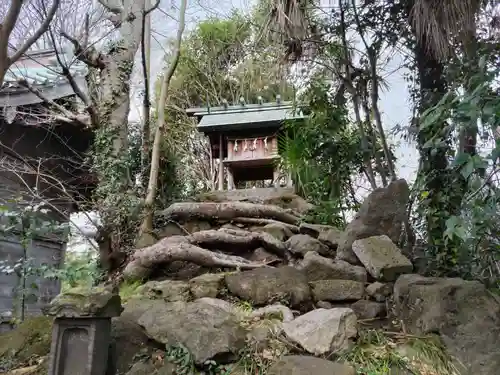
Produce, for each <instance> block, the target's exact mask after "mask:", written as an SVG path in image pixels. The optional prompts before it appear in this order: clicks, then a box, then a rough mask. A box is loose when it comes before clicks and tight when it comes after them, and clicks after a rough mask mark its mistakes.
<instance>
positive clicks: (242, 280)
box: [225, 266, 311, 306]
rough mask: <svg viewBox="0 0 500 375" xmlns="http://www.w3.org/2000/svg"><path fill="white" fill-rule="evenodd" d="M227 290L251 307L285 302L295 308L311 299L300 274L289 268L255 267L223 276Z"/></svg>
mask: <svg viewBox="0 0 500 375" xmlns="http://www.w3.org/2000/svg"><path fill="white" fill-rule="evenodd" d="M225 280H226V285H227V288H228V289H229V291H230V292H231V293H232V294H234V295H236V296H238V297H240V298H242V299H244V300H247V301H251V302H252V303H254V304H255V305H265V304H269V303H273V302H277V301H282V300H284V299H285V300H287V301H288V302H289V303H290V304H291V305H292V306H299V305H300V304H302V303H303V302H306V301H309V300H310V299H311V290H310V288H309V284H308V283H307V279H306V277H305V276H304V274H303V273H302V272H300V271H299V270H297V269H295V268H293V267H290V266H285V267H279V268H270V267H269V268H257V269H254V270H250V271H244V272H239V273H234V274H230V275H227V276H226V278H225Z"/></svg>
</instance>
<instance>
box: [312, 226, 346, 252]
mask: <svg viewBox="0 0 500 375" xmlns="http://www.w3.org/2000/svg"><path fill="white" fill-rule="evenodd" d="M343 234H344V232H342V231H341V230H340V229H337V228H331V229H329V230H327V231H324V232H321V233H320V234H319V235H318V240H320V241H321V242H323V243H324V244H325V245H327V246H329V247H330V248H332V249H335V250H336V249H337V248H338V247H339V243H340V241H341V240H342V236H343Z"/></svg>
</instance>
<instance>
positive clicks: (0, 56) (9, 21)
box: [0, 0, 60, 87]
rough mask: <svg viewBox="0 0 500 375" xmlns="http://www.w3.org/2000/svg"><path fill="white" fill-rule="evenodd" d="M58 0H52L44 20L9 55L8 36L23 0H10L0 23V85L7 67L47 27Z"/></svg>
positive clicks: (54, 12) (19, 56) (23, 52)
mask: <svg viewBox="0 0 500 375" xmlns="http://www.w3.org/2000/svg"><path fill="white" fill-rule="evenodd" d="M59 3H60V0H53V2H52V6H51V7H50V9H49V11H48V12H47V15H46V17H45V20H44V21H43V22H42V24H41V25H40V27H39V28H38V30H36V31H35V33H33V35H32V36H31V37H29V38H28V39H27V40H26V42H25V43H24V44H23V45H22V46H21V48H19V49H18V50H17V51H16V52H15V53H14V55H12V56H9V38H10V35H11V33H12V30H14V27H15V25H16V22H17V20H18V18H19V15H20V13H21V8H22V6H23V0H11V3H10V7H9V10H8V11H7V14H6V15H5V18H4V19H3V20H2V23H0V87H1V86H2V85H3V80H4V78H5V74H6V73H7V70H8V69H9V67H10V66H11V65H12V64H13V63H15V62H16V61H17V60H19V59H20V58H21V56H22V55H24V54H25V53H26V52H27V51H28V50H29V49H30V47H31V46H32V45H33V44H34V43H35V42H36V41H37V40H38V39H39V38H40V37H41V36H42V35H43V34H45V33H46V32H47V30H48V29H49V26H50V23H51V22H52V20H53V18H54V15H55V14H56V11H57V8H58V7H59Z"/></svg>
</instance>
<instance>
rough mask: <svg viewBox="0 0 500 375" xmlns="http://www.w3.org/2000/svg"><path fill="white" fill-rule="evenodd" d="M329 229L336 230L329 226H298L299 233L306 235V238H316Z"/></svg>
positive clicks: (303, 224) (304, 224)
mask: <svg viewBox="0 0 500 375" xmlns="http://www.w3.org/2000/svg"><path fill="white" fill-rule="evenodd" d="M331 229H336V228H335V227H332V226H330V225H323V224H309V223H302V224H300V226H299V233H300V234H307V235H308V236H311V237H314V238H318V236H319V235H320V233H323V232H326V231H329V230H331Z"/></svg>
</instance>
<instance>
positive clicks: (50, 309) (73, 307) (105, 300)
mask: <svg viewBox="0 0 500 375" xmlns="http://www.w3.org/2000/svg"><path fill="white" fill-rule="evenodd" d="M122 311H123V308H122V304H121V298H120V295H119V294H118V293H116V292H115V291H114V290H111V289H110V288H107V287H104V286H97V287H94V288H73V289H69V290H68V291H66V292H64V293H61V294H59V295H58V296H57V297H56V298H54V299H53V300H52V302H51V303H50V304H49V306H47V308H46V309H44V313H45V314H46V315H50V316H55V317H78V316H95V317H114V316H119V315H120V314H121V312H122Z"/></svg>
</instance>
